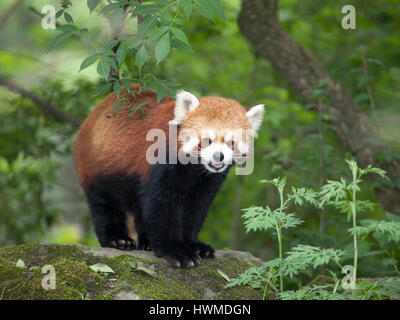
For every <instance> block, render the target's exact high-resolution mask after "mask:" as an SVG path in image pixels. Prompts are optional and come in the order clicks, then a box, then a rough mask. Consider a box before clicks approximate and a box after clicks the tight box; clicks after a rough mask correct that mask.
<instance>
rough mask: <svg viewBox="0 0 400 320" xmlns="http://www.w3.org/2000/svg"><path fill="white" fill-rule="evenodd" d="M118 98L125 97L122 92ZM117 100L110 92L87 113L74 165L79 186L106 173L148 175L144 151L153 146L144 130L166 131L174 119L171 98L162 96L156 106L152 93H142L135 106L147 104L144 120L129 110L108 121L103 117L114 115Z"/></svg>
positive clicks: (135, 87)
mask: <svg viewBox="0 0 400 320" xmlns="http://www.w3.org/2000/svg"><path fill="white" fill-rule="evenodd" d="M132 89H134V90H136V91H138V90H139V86H132ZM121 96H122V97H126V96H127V92H126V90H125V89H123V90H122V92H121ZM130 99H132V97H130ZM117 101H118V99H117V97H116V96H115V95H114V94H113V93H111V94H109V95H108V96H107V97H106V98H105V99H104V100H103V101H101V102H100V103H99V104H98V105H97V106H96V108H95V109H94V110H93V111H92V112H91V113H90V114H89V116H88V117H87V119H86V120H85V122H84V123H83V124H82V126H81V128H80V130H79V133H78V138H77V142H76V144H75V162H76V167H77V170H78V175H79V179H80V182H81V184H82V185H86V184H87V183H88V182H90V181H92V180H93V179H95V178H96V177H97V176H99V175H105V174H109V173H117V174H118V173H122V174H127V175H131V174H138V175H140V176H141V177H145V176H147V174H148V173H149V169H150V165H149V164H148V163H147V161H146V150H147V148H148V146H150V145H151V144H152V143H154V142H153V141H146V134H147V131H148V130H149V129H151V128H159V129H161V130H163V131H164V132H168V122H169V121H170V120H172V119H173V114H174V107H175V101H174V100H173V99H172V98H170V97H168V96H165V97H164V99H163V100H162V101H161V102H160V103H157V100H156V95H155V93H153V92H151V91H146V92H142V93H140V95H138V96H137V97H136V101H135V105H139V104H140V103H142V102H148V104H147V105H146V107H147V110H146V116H145V117H144V118H142V117H141V115H140V111H137V112H136V113H135V114H134V115H133V116H129V115H128V113H129V111H121V112H119V113H118V114H117V116H116V117H111V118H107V117H106V114H112V113H113V112H114V110H113V109H114V105H115V103H116V102H117ZM122 109H123V107H122Z"/></svg>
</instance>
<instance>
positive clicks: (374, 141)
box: [238, 0, 400, 213]
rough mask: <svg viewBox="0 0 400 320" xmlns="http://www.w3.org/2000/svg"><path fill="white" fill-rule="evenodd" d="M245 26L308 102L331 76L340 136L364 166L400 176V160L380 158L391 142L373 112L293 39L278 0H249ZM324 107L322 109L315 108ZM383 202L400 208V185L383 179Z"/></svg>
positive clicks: (242, 19)
mask: <svg viewBox="0 0 400 320" xmlns="http://www.w3.org/2000/svg"><path fill="white" fill-rule="evenodd" d="M238 23H239V27H240V29H241V32H242V33H243V35H244V36H245V37H246V38H247V40H248V41H249V42H250V44H251V46H252V47H253V50H254V52H255V54H256V55H258V56H260V57H263V58H265V59H267V60H268V61H269V62H270V63H271V65H272V67H273V68H274V69H275V70H276V72H277V73H278V74H279V75H280V76H281V77H282V78H283V79H284V80H285V81H286V83H287V85H288V87H289V88H290V89H291V90H292V91H293V92H294V93H295V94H296V95H297V96H298V97H299V98H300V99H301V100H303V101H304V102H305V103H312V102H314V101H313V91H314V90H315V88H316V87H317V85H318V82H319V80H321V79H328V84H327V86H326V88H325V89H326V90H327V91H328V98H329V101H330V105H323V106H321V108H320V109H321V110H320V111H321V112H329V113H330V114H331V115H332V116H333V118H334V121H333V129H334V130H335V132H336V134H337V136H338V138H339V140H340V141H341V143H342V144H343V145H344V147H345V148H347V149H348V150H349V151H350V152H351V153H352V154H353V155H354V156H355V158H356V159H357V161H358V162H359V163H360V165H362V166H366V165H368V164H373V165H375V166H378V167H381V168H382V169H384V170H386V171H387V173H388V176H389V177H390V178H391V179H392V181H394V182H396V181H398V180H399V179H400V163H399V162H398V161H395V160H393V161H380V162H379V163H378V160H377V158H378V156H379V155H380V154H382V152H383V151H384V150H388V149H389V148H388V146H387V145H386V144H385V143H384V142H383V141H382V140H381V138H380V137H379V135H378V134H377V133H376V131H375V129H374V128H373V127H372V126H371V125H370V123H369V121H368V118H367V116H366V115H365V114H364V113H363V112H362V111H361V109H360V107H359V106H358V105H357V104H355V103H354V101H353V100H352V99H351V97H350V96H349V95H348V93H347V92H346V90H344V89H343V88H342V87H341V86H340V84H338V83H336V82H335V81H334V80H333V78H332V77H331V76H330V75H329V73H328V72H327V70H326V69H325V67H324V66H323V64H322V63H321V62H320V61H318V60H317V59H316V58H315V57H314V56H313V55H311V54H310V53H309V52H308V51H307V50H306V49H304V48H303V47H302V46H301V45H300V44H299V43H298V42H297V41H295V40H294V39H292V38H291V37H290V36H289V35H288V34H287V33H286V31H285V30H284V29H283V28H282V26H281V24H280V23H279V20H278V0H243V2H242V8H241V12H240V14H239V17H238ZM315 111H316V112H318V110H315ZM376 191H377V196H378V198H379V200H380V202H381V203H382V205H383V207H384V208H385V209H386V210H388V211H391V212H394V213H400V189H399V188H397V187H395V188H390V187H389V186H386V185H382V186H380V187H378V188H376Z"/></svg>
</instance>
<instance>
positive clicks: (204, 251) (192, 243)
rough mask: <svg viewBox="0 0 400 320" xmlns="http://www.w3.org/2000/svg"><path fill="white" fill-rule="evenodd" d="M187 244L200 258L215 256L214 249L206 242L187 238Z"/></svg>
mask: <svg viewBox="0 0 400 320" xmlns="http://www.w3.org/2000/svg"><path fill="white" fill-rule="evenodd" d="M185 244H186V245H187V246H189V247H190V248H192V250H194V251H195V252H196V253H197V254H198V255H199V256H200V257H201V258H203V259H204V258H215V249H214V248H213V247H211V246H210V245H208V244H205V243H203V242H201V241H199V240H189V241H187V242H185Z"/></svg>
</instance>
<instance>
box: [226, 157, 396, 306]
mask: <svg viewBox="0 0 400 320" xmlns="http://www.w3.org/2000/svg"><path fill="white" fill-rule="evenodd" d="M346 162H347V165H348V167H349V169H350V171H351V173H352V177H353V179H352V181H351V182H350V183H347V182H346V180H345V179H344V178H341V179H340V180H339V181H333V180H329V181H328V182H327V183H326V184H325V185H323V186H322V187H321V191H320V192H319V193H317V192H315V191H313V190H312V189H308V188H297V189H296V188H293V187H292V193H290V194H289V195H288V196H287V197H285V193H284V190H285V185H286V178H282V179H280V178H275V179H273V180H271V181H267V180H263V181H262V182H268V183H271V184H272V185H274V186H275V187H276V189H277V190H278V193H279V198H280V206H279V207H278V208H277V209H275V210H271V209H270V208H269V207H268V206H267V207H266V208H262V207H252V208H248V209H244V210H243V211H244V212H245V214H244V215H243V218H244V219H245V223H244V224H245V228H246V231H247V232H249V231H258V230H262V231H269V230H273V231H274V232H275V233H276V234H277V236H278V246H279V257H278V258H276V259H272V260H269V261H267V262H266V263H264V265H262V266H260V267H252V268H249V269H248V270H246V271H245V272H243V273H242V274H240V275H239V277H238V278H236V279H231V280H230V282H229V284H228V285H227V287H231V286H236V285H248V286H250V287H252V288H256V289H262V288H263V292H264V294H263V298H265V297H266V292H267V289H268V288H269V289H271V290H275V291H278V289H277V286H276V281H277V277H278V276H279V277H280V292H279V293H278V295H279V297H280V298H281V299H283V300H300V299H310V300H314V299H317V300H330V299H334V300H339V299H345V298H347V297H348V294H346V292H343V293H338V292H337V290H338V287H339V280H338V279H337V276H336V274H335V273H333V272H332V271H329V272H330V273H331V275H332V276H333V277H334V279H335V280H336V281H335V286H332V285H313V286H304V287H301V288H299V289H298V290H287V291H284V290H283V277H289V278H293V277H295V276H298V275H299V274H300V272H306V273H307V272H308V270H309V269H310V268H312V269H317V268H319V267H321V266H328V265H329V264H330V262H334V263H335V264H336V266H338V267H339V268H340V269H342V265H341V261H342V260H343V259H344V256H345V251H344V250H340V249H333V248H327V249H323V248H320V247H315V246H311V245H305V244H298V245H296V246H294V247H293V248H291V249H290V250H289V251H288V252H287V253H286V257H285V258H283V255H282V229H283V228H285V229H287V228H293V227H298V226H299V225H300V224H301V222H302V221H301V220H300V219H297V218H296V217H295V215H294V214H287V213H286V212H285V210H286V209H288V203H289V201H291V200H293V202H294V204H295V205H298V206H301V205H303V204H304V203H305V202H308V203H310V204H312V205H314V206H316V207H320V208H321V209H323V208H324V204H331V205H334V206H335V207H336V208H337V209H338V210H339V212H342V213H343V212H345V213H347V212H349V214H350V218H351V217H353V228H349V232H350V233H351V234H352V235H353V236H354V239H353V240H354V243H353V245H354V265H353V268H354V269H353V270H354V276H353V279H352V281H354V283H356V281H357V278H356V274H357V262H358V246H357V237H361V236H364V237H365V236H367V235H368V234H370V233H372V232H375V233H376V234H380V235H382V236H383V237H384V238H385V239H386V240H387V241H392V242H394V243H398V242H400V221H374V220H364V221H363V223H362V224H363V226H356V223H357V221H356V217H357V212H362V211H366V209H370V208H372V206H371V203H369V202H368V201H357V200H356V192H359V191H361V188H360V183H361V181H362V180H361V178H362V177H363V176H364V175H366V174H368V173H377V174H379V175H380V176H381V177H383V178H386V175H385V172H384V171H383V170H381V169H377V168H373V167H372V166H368V167H367V168H365V169H362V168H359V167H358V165H357V163H356V162H355V161H354V160H348V161H346ZM347 197H349V198H350V200H349V201H347V200H346V199H347ZM388 256H389V257H388V258H386V259H385V260H384V264H385V265H387V266H394V267H395V270H396V272H398V271H399V270H398V269H397V263H398V261H397V260H396V259H395V258H394V254H393V252H392V253H390V252H388ZM394 279H395V280H394V282H395V283H398V280H399V279H400V278H394ZM357 285H358V287H356V289H354V290H353V292H352V298H360V299H372V298H387V297H388V296H392V295H395V294H399V292H400V286H396V285H394V286H393V285H392V282H391V284H390V288H389V287H388V282H387V281H386V280H383V281H376V282H373V281H372V282H371V281H368V280H365V281H361V282H358V283H357Z"/></svg>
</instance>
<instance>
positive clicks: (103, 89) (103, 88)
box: [93, 83, 111, 97]
mask: <svg viewBox="0 0 400 320" xmlns="http://www.w3.org/2000/svg"><path fill="white" fill-rule="evenodd" d="M110 90H111V83H106V84H104V85H102V86H101V87H100V88H99V89H98V90H97V91H96V92H95V94H94V95H93V97H97V96H101V95H102V94H104V93H108V92H110Z"/></svg>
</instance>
